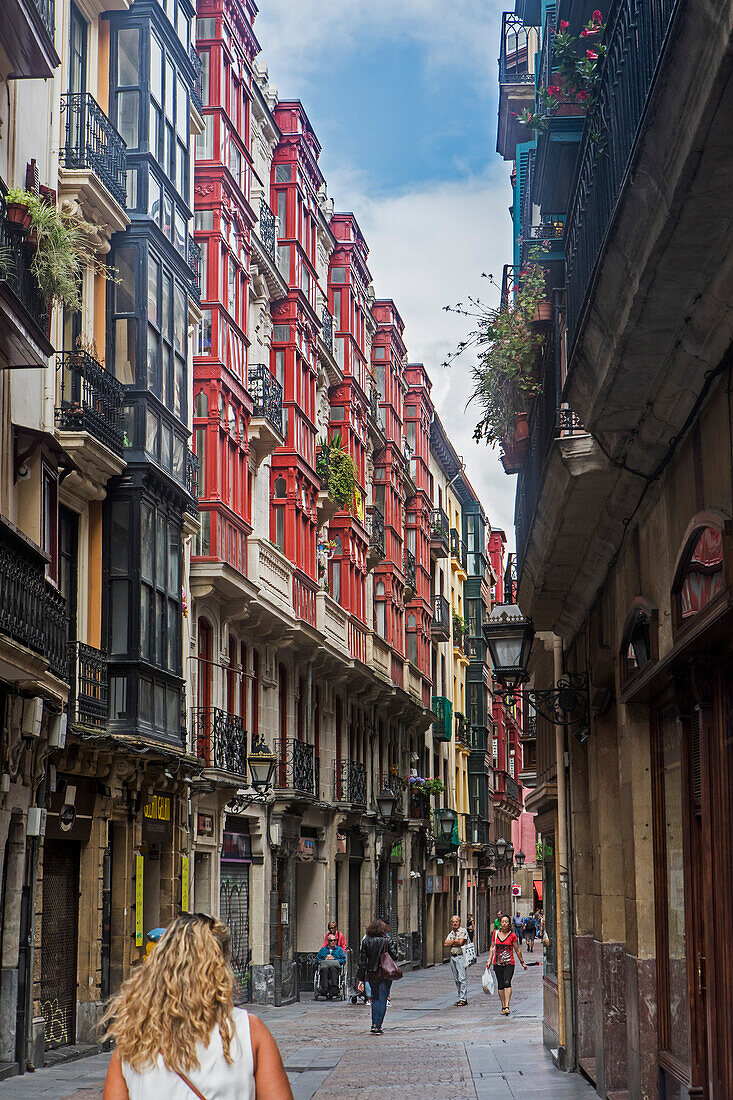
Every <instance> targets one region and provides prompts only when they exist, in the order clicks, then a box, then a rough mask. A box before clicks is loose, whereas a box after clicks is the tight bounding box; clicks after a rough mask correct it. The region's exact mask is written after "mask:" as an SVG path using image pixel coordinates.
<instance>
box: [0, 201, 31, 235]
mask: <svg viewBox="0 0 733 1100" xmlns="http://www.w3.org/2000/svg"><path fill="white" fill-rule="evenodd" d="M5 211H6V213H7V215H8V221H9V222H10V224H11V225H17V226H18V227H19V228H20V229H30V227H31V212H30V208H29V207H28V206H26V204H25V203H24V202H8V203H6V204H5Z"/></svg>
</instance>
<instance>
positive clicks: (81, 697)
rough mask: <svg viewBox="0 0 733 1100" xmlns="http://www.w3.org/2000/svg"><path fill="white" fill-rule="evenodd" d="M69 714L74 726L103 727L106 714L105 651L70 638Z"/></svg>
mask: <svg viewBox="0 0 733 1100" xmlns="http://www.w3.org/2000/svg"><path fill="white" fill-rule="evenodd" d="M69 681H70V684H71V694H70V696H69V718H70V721H71V722H72V723H73V724H74V725H76V726H83V727H85V728H86V729H105V728H106V726H107V717H108V714H109V685H108V675H107V654H106V652H105V651H104V650H102V649H95V648H94V646H91V645H87V644H86V642H78V641H77V642H69Z"/></svg>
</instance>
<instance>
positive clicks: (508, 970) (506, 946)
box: [486, 916, 527, 1016]
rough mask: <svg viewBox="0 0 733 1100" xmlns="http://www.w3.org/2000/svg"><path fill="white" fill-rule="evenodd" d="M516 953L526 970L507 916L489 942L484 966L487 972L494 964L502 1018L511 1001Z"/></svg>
mask: <svg viewBox="0 0 733 1100" xmlns="http://www.w3.org/2000/svg"><path fill="white" fill-rule="evenodd" d="M515 951H516V953H517V956H518V957H519V961H520V963H521V964H522V966H523V967H524V969H525V970H526V969H527V964H526V963H525V961H524V959H523V958H522V949H521V947H520V946H519V940H518V939H517V937H516V935H515V933H514V932H512V922H511V919H510V918H509V917H507V916H503V917H502V918H501V924H500V925H499V927H498V929H497V930H496V932H494V938H493V940H492V942H491V951H490V952H489V961H488V962H487V964H486V969H487V970H488V969H489V967H490V966H491V964H492V963H493V964H494V973H495V974H496V985H497V988H498V990H499V1000H500V1001H501V1014H502V1016H508V1015H509V1002H510V1001H511V999H512V976H513V974H514V952H515Z"/></svg>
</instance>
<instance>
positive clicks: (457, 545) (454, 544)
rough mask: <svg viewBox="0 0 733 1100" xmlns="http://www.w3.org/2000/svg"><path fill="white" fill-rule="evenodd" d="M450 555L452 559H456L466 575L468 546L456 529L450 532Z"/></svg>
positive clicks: (453, 528)
mask: <svg viewBox="0 0 733 1100" xmlns="http://www.w3.org/2000/svg"><path fill="white" fill-rule="evenodd" d="M450 555H451V557H452V558H455V560H456V561H457V562H458V564H459V565H460V567H461V569H462V570H463V572H464V573H465V572H466V567H467V565H468V554H467V552H466V544H465V542H464V541H463V540H462V538H461V536H460V534H459V532H458V531H456V529H455V527H452V528H451V532H450Z"/></svg>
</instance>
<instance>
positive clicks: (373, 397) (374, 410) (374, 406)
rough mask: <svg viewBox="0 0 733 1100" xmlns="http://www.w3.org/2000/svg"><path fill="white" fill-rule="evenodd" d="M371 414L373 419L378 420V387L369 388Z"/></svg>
mask: <svg viewBox="0 0 733 1100" xmlns="http://www.w3.org/2000/svg"><path fill="white" fill-rule="evenodd" d="M369 412H370V413H371V415H372V419H373V420H376V419H377V418H378V416H379V390H378V389H377V387H376V386H370V387H369Z"/></svg>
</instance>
